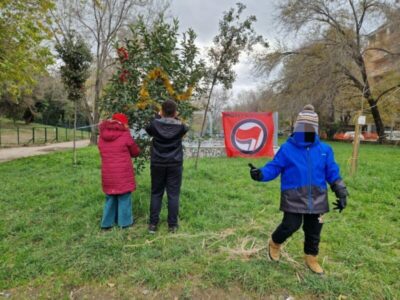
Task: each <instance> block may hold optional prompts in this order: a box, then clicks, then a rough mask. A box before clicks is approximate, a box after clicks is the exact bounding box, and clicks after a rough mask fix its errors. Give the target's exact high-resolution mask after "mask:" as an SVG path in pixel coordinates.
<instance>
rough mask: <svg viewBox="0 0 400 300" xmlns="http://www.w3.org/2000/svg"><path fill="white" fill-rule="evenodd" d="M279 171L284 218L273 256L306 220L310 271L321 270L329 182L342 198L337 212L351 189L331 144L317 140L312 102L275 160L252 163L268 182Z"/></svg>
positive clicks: (275, 236) (272, 243) (253, 174)
mask: <svg viewBox="0 0 400 300" xmlns="http://www.w3.org/2000/svg"><path fill="white" fill-rule="evenodd" d="M279 174H280V175H281V205H280V210H282V211H283V220H282V223H281V224H280V225H279V226H278V227H277V228H276V230H275V231H274V232H273V234H272V236H271V239H270V241H269V243H268V253H269V257H270V258H271V260H273V261H278V260H279V257H280V248H281V245H282V244H283V243H284V242H285V241H286V239H287V238H289V237H290V236H291V235H292V234H293V233H294V232H296V231H297V230H298V229H299V228H300V226H301V224H302V223H303V231H304V237H305V238H304V253H305V262H306V265H307V266H308V267H309V268H310V269H311V271H313V272H315V273H317V274H323V270H322V268H321V266H320V265H319V264H318V260H317V255H318V250H319V249H318V246H319V242H320V235H321V230H322V219H321V217H322V215H323V214H324V213H326V212H328V211H329V205H328V193H327V185H326V182H328V183H329V185H330V186H331V189H332V191H333V192H335V194H336V197H337V198H338V199H337V201H336V202H335V203H334V205H335V209H338V210H339V212H341V211H342V210H343V209H344V208H345V207H346V202H347V200H346V199H347V196H348V192H347V189H346V186H345V184H344V182H343V180H342V178H341V177H340V171H339V166H338V165H337V163H336V162H335V159H334V155H333V151H332V148H331V147H330V146H329V145H327V144H325V143H323V142H321V141H320V140H319V136H318V115H317V114H316V113H315V112H314V107H313V106H312V105H310V104H308V105H306V106H305V107H304V108H303V110H302V111H301V112H300V113H299V115H298V117H297V120H296V123H295V127H294V133H293V134H292V136H291V137H289V139H288V140H287V142H286V143H284V144H283V145H282V146H281V148H280V149H279V151H278V153H277V154H276V155H275V157H274V159H273V160H272V161H270V162H268V163H267V164H266V165H265V166H264V167H262V168H260V169H257V168H255V167H253V166H252V165H251V170H250V175H251V178H252V179H254V180H256V181H270V180H273V179H275V178H276V177H278V175H279Z"/></svg>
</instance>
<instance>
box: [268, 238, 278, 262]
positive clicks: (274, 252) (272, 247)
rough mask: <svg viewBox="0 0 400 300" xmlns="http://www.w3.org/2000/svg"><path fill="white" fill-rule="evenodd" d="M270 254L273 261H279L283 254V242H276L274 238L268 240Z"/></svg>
mask: <svg viewBox="0 0 400 300" xmlns="http://www.w3.org/2000/svg"><path fill="white" fill-rule="evenodd" d="M268 255H269V258H270V259H271V260H272V261H279V258H280V256H281V244H277V243H274V241H273V240H272V239H270V240H269V242H268Z"/></svg>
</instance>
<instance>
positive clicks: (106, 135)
mask: <svg viewBox="0 0 400 300" xmlns="http://www.w3.org/2000/svg"><path fill="white" fill-rule="evenodd" d="M127 130H128V129H127V128H125V126H124V125H123V124H121V123H119V122H117V121H114V120H107V121H104V122H102V123H101V124H100V138H102V139H103V140H105V141H114V140H116V139H117V138H119V137H120V136H121V135H122V134H123V133H124V132H125V131H127Z"/></svg>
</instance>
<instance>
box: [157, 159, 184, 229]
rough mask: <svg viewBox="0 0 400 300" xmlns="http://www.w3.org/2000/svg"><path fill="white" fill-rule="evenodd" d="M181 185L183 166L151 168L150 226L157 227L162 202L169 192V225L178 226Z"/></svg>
mask: <svg viewBox="0 0 400 300" xmlns="http://www.w3.org/2000/svg"><path fill="white" fill-rule="evenodd" d="M181 184H182V166H175V167H162V166H151V202H150V224H154V225H157V224H158V222H159V221H160V211H161V201H162V198H163V195H164V191H165V190H167V197H168V225H169V226H170V227H171V226H177V225H178V214H179V194H180V190H181Z"/></svg>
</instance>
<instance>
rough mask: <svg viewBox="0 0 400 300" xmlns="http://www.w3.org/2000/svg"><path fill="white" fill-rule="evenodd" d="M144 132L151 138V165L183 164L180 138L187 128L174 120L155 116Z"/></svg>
mask: <svg viewBox="0 0 400 300" xmlns="http://www.w3.org/2000/svg"><path fill="white" fill-rule="evenodd" d="M145 129H146V132H147V133H148V134H149V135H150V136H152V137H153V140H152V145H151V165H153V166H166V167H168V166H171V167H172V166H181V165H182V163H183V148H182V138H183V136H184V135H185V134H186V132H187V131H188V127H187V126H186V125H185V124H183V123H182V122H181V121H180V120H178V119H175V118H162V117H160V116H158V115H157V116H156V117H155V118H154V119H153V120H152V121H151V122H150V124H149V125H147V126H146V128H145Z"/></svg>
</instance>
